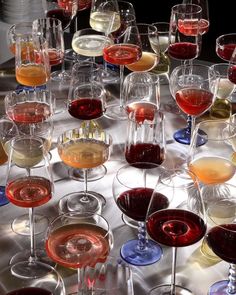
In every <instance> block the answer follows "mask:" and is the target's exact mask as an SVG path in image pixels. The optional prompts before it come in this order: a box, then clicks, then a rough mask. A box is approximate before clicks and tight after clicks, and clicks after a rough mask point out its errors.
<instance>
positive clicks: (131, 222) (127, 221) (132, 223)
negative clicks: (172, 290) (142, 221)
mask: <svg viewBox="0 0 236 295" xmlns="http://www.w3.org/2000/svg"><path fill="white" fill-rule="evenodd" d="M121 219H122V220H123V222H124V223H125V224H126V225H128V226H130V227H133V228H138V221H136V220H134V219H132V218H129V217H128V216H127V215H125V214H124V213H122V214H121Z"/></svg>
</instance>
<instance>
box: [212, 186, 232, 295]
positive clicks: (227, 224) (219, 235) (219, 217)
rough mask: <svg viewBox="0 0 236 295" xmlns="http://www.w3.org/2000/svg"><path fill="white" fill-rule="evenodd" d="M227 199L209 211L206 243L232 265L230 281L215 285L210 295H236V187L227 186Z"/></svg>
mask: <svg viewBox="0 0 236 295" xmlns="http://www.w3.org/2000/svg"><path fill="white" fill-rule="evenodd" d="M227 188H228V195H227V197H226V198H222V199H220V200H219V199H218V200H217V201H215V202H212V203H211V204H210V205H209V207H208V210H207V216H208V218H209V221H210V223H211V225H212V226H211V227H210V228H209V230H208V232H207V235H206V241H207V244H208V245H209V247H210V248H211V249H212V251H213V252H214V253H215V254H216V255H217V256H219V257H220V258H221V259H223V260H224V261H226V262H228V263H230V267H229V276H228V280H223V281H218V282H216V283H214V284H213V285H212V286H211V287H210V288H209V290H208V294H209V295H213V294H214V295H217V294H219V295H227V294H235V292H236V284H235V277H236V272H235V264H236V255H235V242H236V223H235V220H236V213H235V212H236V200H235V186H233V185H227Z"/></svg>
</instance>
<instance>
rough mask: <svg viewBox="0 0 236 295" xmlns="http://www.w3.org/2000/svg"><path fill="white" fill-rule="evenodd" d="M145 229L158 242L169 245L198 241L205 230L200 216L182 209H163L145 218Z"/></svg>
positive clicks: (174, 245)
mask: <svg viewBox="0 0 236 295" xmlns="http://www.w3.org/2000/svg"><path fill="white" fill-rule="evenodd" d="M147 231H148V234H149V235H150V237H151V238H152V239H153V240H155V241H156V242H158V243H161V244H163V245H166V246H171V247H185V246H189V245H192V244H194V243H196V242H198V241H199V240H200V239H201V238H203V236H204V234H205V232H206V225H205V223H204V221H203V219H202V218H200V217H199V216H198V215H196V214H194V213H193V212H190V211H186V210H182V209H163V210H160V211H156V212H154V213H153V214H151V215H150V216H149V217H148V219H147Z"/></svg>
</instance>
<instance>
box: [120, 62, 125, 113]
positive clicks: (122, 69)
mask: <svg viewBox="0 0 236 295" xmlns="http://www.w3.org/2000/svg"><path fill="white" fill-rule="evenodd" d="M123 82H124V66H123V65H120V108H122V107H123Z"/></svg>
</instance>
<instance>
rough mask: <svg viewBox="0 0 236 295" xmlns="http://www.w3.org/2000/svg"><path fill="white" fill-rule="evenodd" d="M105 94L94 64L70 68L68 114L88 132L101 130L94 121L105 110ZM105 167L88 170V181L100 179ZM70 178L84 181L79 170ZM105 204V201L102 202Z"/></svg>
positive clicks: (100, 77)
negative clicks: (77, 120)
mask: <svg viewBox="0 0 236 295" xmlns="http://www.w3.org/2000/svg"><path fill="white" fill-rule="evenodd" d="M105 99H106V94H105V89H104V86H103V83H102V70H101V68H100V67H99V66H98V64H96V63H94V62H88V61H84V62H81V63H76V64H75V65H74V66H73V68H72V80H71V83H70V88H69V95H68V112H69V113H70V115H71V116H72V117H74V118H76V119H80V120H83V122H82V123H81V124H82V125H84V127H85V128H87V129H88V130H89V131H90V132H94V131H95V130H96V129H101V127H100V125H99V124H98V123H97V122H96V119H98V118H100V117H101V116H102V115H103V114H104V112H105V110H106V102H105ZM106 171H107V169H106V167H105V166H104V165H101V166H100V167H96V168H92V169H88V171H87V179H88V181H94V180H97V179H100V178H102V177H103V176H104V175H105V174H106ZM69 174H70V177H72V178H74V179H76V180H80V181H84V173H83V171H81V170H80V169H70V170H69ZM103 203H104V204H105V200H103Z"/></svg>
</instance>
